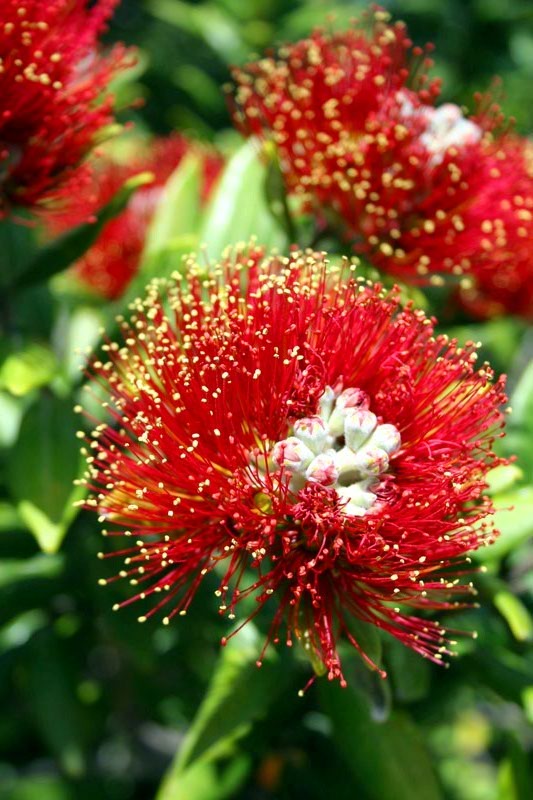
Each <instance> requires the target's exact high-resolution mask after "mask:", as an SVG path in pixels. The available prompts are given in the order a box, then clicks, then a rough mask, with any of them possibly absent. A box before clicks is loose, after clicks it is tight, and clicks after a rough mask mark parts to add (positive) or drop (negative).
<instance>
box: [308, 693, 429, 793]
mask: <svg viewBox="0 0 533 800" xmlns="http://www.w3.org/2000/svg"><path fill="white" fill-rule="evenodd" d="M318 689H319V695H320V699H321V705H322V707H323V709H324V711H325V712H326V713H327V714H328V715H329V716H330V718H331V721H332V723H333V735H334V738H335V741H336V743H337V746H338V748H339V750H340V752H341V753H342V754H343V756H344V758H345V760H346V767H347V768H348V769H350V770H351V772H352V775H353V777H354V778H355V780H356V782H357V786H359V787H360V788H361V789H362V790H363V789H364V793H365V797H367V796H368V798H369V799H370V800H412V798H413V797H414V796H416V798H417V800H441V798H442V795H441V792H440V789H439V785H438V783H437V779H436V777H435V774H434V772H433V766H432V763H431V756H430V755H429V753H428V751H427V750H426V748H425V745H424V740H423V735H422V733H421V732H420V731H419V730H418V729H417V727H416V725H415V724H414V723H413V722H412V720H411V719H410V717H409V716H408V715H407V714H406V713H403V712H399V711H394V712H393V713H392V714H391V716H390V717H389V719H388V720H387V721H385V722H383V723H381V724H379V723H376V722H374V721H373V720H372V717H371V714H370V711H369V708H368V705H367V704H366V703H365V701H364V699H363V697H362V696H361V695H360V693H359V692H358V691H357V689H356V688H352V687H351V686H348V688H347V689H342V688H341V687H340V685H339V684H338V683H336V682H328V681H320V683H319V685H318ZM355 795H357V791H354V796H355Z"/></svg>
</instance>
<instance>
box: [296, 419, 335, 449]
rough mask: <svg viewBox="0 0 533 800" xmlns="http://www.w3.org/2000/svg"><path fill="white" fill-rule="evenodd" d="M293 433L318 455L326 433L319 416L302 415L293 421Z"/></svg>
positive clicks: (324, 443) (323, 444) (324, 441)
mask: <svg viewBox="0 0 533 800" xmlns="http://www.w3.org/2000/svg"><path fill="white" fill-rule="evenodd" d="M294 435H295V436H296V437H297V438H298V439H299V440H300V441H301V442H303V443H304V444H305V445H307V447H308V448H309V449H310V450H312V451H313V453H315V455H318V454H319V453H321V452H322V451H323V449H324V447H325V445H326V442H327V437H328V433H327V430H326V426H325V424H324V422H323V420H321V419H320V417H304V418H303V419H299V420H297V421H296V422H295V423H294Z"/></svg>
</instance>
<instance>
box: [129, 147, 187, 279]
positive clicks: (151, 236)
mask: <svg viewBox="0 0 533 800" xmlns="http://www.w3.org/2000/svg"><path fill="white" fill-rule="evenodd" d="M202 180H203V177H202V161H201V159H200V158H199V157H198V156H196V155H193V154H190V155H188V156H187V157H186V158H185V159H184V160H183V161H182V162H181V163H180V164H179V166H178V167H177V169H175V170H174V172H173V174H172V175H171V176H170V178H169V180H168V182H167V184H166V185H165V189H164V197H163V198H162V202H160V203H159V204H158V207H157V211H156V212H155V214H154V217H153V219H152V221H151V223H150V227H149V228H148V232H147V235H146V244H145V246H144V251H143V254H142V258H141V264H140V267H139V273H140V275H143V277H144V276H146V275H147V274H148V275H150V276H151V275H152V274H154V271H155V270H154V267H155V265H156V264H157V260H158V258H160V257H161V254H162V253H164V252H165V250H166V249H167V247H168V246H169V244H170V243H171V242H173V241H175V240H176V239H178V238H180V237H182V236H184V235H186V234H191V233H194V232H195V231H196V229H197V226H198V223H199V218H200V194H201V184H202ZM178 267H179V263H177V264H176V266H175V269H178Z"/></svg>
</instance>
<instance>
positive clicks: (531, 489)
mask: <svg viewBox="0 0 533 800" xmlns="http://www.w3.org/2000/svg"><path fill="white" fill-rule="evenodd" d="M494 506H495V508H496V513H495V514H494V524H495V526H496V528H497V529H498V530H499V531H500V536H499V537H498V539H496V541H495V542H494V544H492V545H491V546H490V547H484V548H483V549H482V550H479V551H478V552H477V553H476V558H478V559H479V560H482V561H493V560H496V559H500V558H504V557H505V556H506V555H507V554H508V553H510V551H511V550H513V549H514V548H515V547H518V546H519V545H521V544H522V543H523V542H525V541H527V539H529V537H530V536H531V535H532V534H533V486H523V487H521V488H519V489H515V490H514V491H511V492H505V493H502V494H499V495H498V496H497V497H495V498H494Z"/></svg>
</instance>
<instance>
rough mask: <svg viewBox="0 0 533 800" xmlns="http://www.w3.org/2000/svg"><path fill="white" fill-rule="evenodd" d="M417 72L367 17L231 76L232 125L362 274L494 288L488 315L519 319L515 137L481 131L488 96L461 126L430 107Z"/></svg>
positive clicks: (415, 53) (430, 87)
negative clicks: (270, 158)
mask: <svg viewBox="0 0 533 800" xmlns="http://www.w3.org/2000/svg"><path fill="white" fill-rule="evenodd" d="M426 50H427V48H426ZM429 63H430V62H429V60H428V59H427V58H424V57H423V55H422V51H421V50H420V49H419V48H412V47H411V42H410V40H409V39H408V37H407V33H406V29H405V26H404V24H403V23H395V24H389V23H388V15H387V14H386V13H385V12H383V11H379V10H378V11H375V12H374V14H373V24H372V26H371V28H370V30H368V31H366V30H364V29H363V28H354V29H352V30H349V31H347V32H344V33H332V34H326V33H324V32H321V31H317V32H315V33H314V34H313V35H312V36H311V37H310V38H309V39H305V40H303V41H300V42H297V43H295V44H291V45H287V46H285V47H283V48H282V49H281V50H280V51H279V54H278V57H277V58H274V57H268V58H263V59H261V60H259V61H257V62H255V63H251V64H248V65H247V66H245V67H244V68H243V69H235V70H234V72H233V74H234V78H235V81H236V83H237V90H236V111H235V121H236V124H237V126H238V127H239V128H240V129H241V130H242V131H243V132H244V133H245V134H246V135H250V134H256V135H262V136H266V137H270V138H271V139H272V140H273V142H274V143H275V144H276V149H277V153H278V156H279V161H280V166H281V169H282V172H283V173H284V175H285V179H286V183H287V187H288V189H289V190H291V191H293V192H295V193H296V194H298V195H299V196H301V197H302V199H303V202H304V207H305V206H306V207H307V208H308V209H309V210H311V211H313V212H314V213H315V214H316V215H317V216H319V217H322V222H323V224H324V225H326V224H329V225H330V226H332V227H333V228H335V229H337V230H339V229H340V230H341V231H342V232H343V234H344V235H345V236H346V238H347V239H348V240H349V242H350V244H351V245H352V246H353V249H354V251H355V252H357V253H360V254H362V255H364V256H365V258H367V259H368V260H369V261H370V262H371V263H372V264H373V265H374V266H376V267H378V268H379V269H381V270H383V271H384V272H386V273H391V274H394V275H397V276H399V277H401V278H402V279H404V280H406V281H408V282H422V283H423V282H426V281H428V280H429V281H430V282H434V283H441V282H442V274H452V275H457V276H462V275H463V274H467V275H468V276H469V277H472V276H473V277H474V278H475V279H478V281H479V282H478V284H477V286H478V287H479V289H480V291H481V290H482V289H485V288H488V286H489V285H490V284H493V285H494V286H498V285H499V284H500V285H501V286H503V287H504V288H505V291H504V292H503V293H498V295H499V296H498V297H497V298H495V299H497V301H498V303H499V304H500V307H502V306H505V307H507V308H508V309H509V310H517V311H518V312H519V313H523V307H524V305H526V306H527V304H524V298H523V297H520V298H519V297H518V296H517V294H516V291H515V289H516V287H517V286H518V285H519V284H520V283H522V285H523V280H524V278H525V277H526V273H527V272H528V271H529V274H530V275H532V274H533V271H532V270H531V267H529V269H528V266H527V263H526V251H527V250H528V249H529V250H530V248H531V210H532V208H533V199H532V197H533V195H532V191H531V175H530V174H529V175H528V174H527V172H526V170H525V167H523V166H522V167H521V168H520V167H519V166H518V162H519V158H518V155H517V151H518V150H519V149H520V147H519V146H517V144H516V141H515V139H514V138H513V137H512V136H511V135H510V134H509V133H508V132H502V133H496V132H495V131H496V129H497V128H498V129H502V127H503V126H502V118H501V115H500V113H499V109H498V107H497V106H496V105H495V104H494V103H493V102H492V101H491V99H490V98H489V97H488V96H487V97H483V98H478V101H477V102H478V109H477V112H476V114H475V116H473V117H471V118H466V117H465V116H464V115H463V113H462V111H461V109H460V108H458V107H457V106H455V105H453V104H449V103H447V104H444V105H442V106H440V107H435V105H434V103H435V100H436V98H437V96H438V92H439V87H438V83H437V82H436V81H429V80H428V78H427V75H426V70H427V67H428V65H429ZM517 173H518V174H517ZM489 229H490V230H489ZM517 251H518V253H517ZM529 280H530V281H531V280H532V278H531V277H530V278H529ZM469 285H470V282H469ZM529 285H531V283H530V284H529ZM529 295H530V297H531V291H530V292H529ZM513 298H514V299H513ZM507 300H509V302H510V306H509V305H507V303H506V301H507ZM529 302H531V301H529ZM528 313H529V314H531V310H529V312H528Z"/></svg>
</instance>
